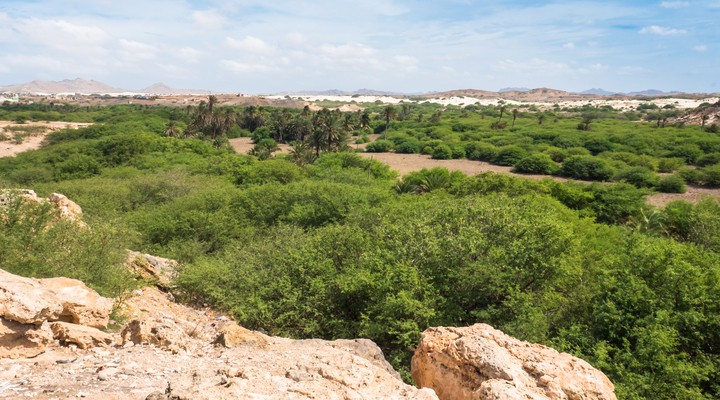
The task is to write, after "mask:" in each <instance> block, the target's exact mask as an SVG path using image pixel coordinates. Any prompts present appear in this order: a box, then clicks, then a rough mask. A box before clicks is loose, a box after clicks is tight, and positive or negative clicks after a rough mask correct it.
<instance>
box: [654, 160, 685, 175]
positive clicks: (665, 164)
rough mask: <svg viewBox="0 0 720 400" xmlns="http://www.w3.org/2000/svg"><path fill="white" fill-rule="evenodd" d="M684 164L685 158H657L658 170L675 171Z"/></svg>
mask: <svg viewBox="0 0 720 400" xmlns="http://www.w3.org/2000/svg"><path fill="white" fill-rule="evenodd" d="M683 165H685V160H684V159H682V158H678V157H675V158H661V159H659V160H658V168H657V169H658V172H665V173H669V172H675V171H677V170H678V169H680V168H681V167H682V166H683Z"/></svg>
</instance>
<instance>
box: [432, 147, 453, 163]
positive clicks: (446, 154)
mask: <svg viewBox="0 0 720 400" xmlns="http://www.w3.org/2000/svg"><path fill="white" fill-rule="evenodd" d="M452 156H453V153H452V150H451V149H450V146H448V145H446V144H441V145H439V146H437V147H435V150H433V153H432V158H433V159H435V160H449V159H451V158H452Z"/></svg>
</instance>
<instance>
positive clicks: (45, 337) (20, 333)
mask: <svg viewBox="0 0 720 400" xmlns="http://www.w3.org/2000/svg"><path fill="white" fill-rule="evenodd" d="M51 339H52V338H51V337H50V335H49V334H48V333H47V332H46V331H44V330H42V329H38V328H37V327H36V326H35V325H28V324H20V323H18V322H15V321H10V320H7V319H5V318H2V317H0V358H6V357H7V358H29V357H35V356H37V355H38V354H42V353H43V352H44V351H45V349H46V347H47V345H48V343H49V342H50V340H51Z"/></svg>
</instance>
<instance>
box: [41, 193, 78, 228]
mask: <svg viewBox="0 0 720 400" xmlns="http://www.w3.org/2000/svg"><path fill="white" fill-rule="evenodd" d="M48 200H49V201H50V202H51V203H53V204H55V207H56V208H57V211H58V215H59V217H60V218H63V219H66V220H68V221H73V222H80V221H81V220H82V215H83V212H82V208H80V206H79V205H77V203H75V202H74V201H72V200H70V199H68V198H67V197H66V196H65V195H62V194H59V193H53V194H51V195H50V197H48Z"/></svg>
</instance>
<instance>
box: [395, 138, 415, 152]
mask: <svg viewBox="0 0 720 400" xmlns="http://www.w3.org/2000/svg"><path fill="white" fill-rule="evenodd" d="M395 152H396V153H402V154H417V153H419V152H420V142H418V141H417V140H407V141H405V142H403V143H401V144H399V145H397V146H395Z"/></svg>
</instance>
